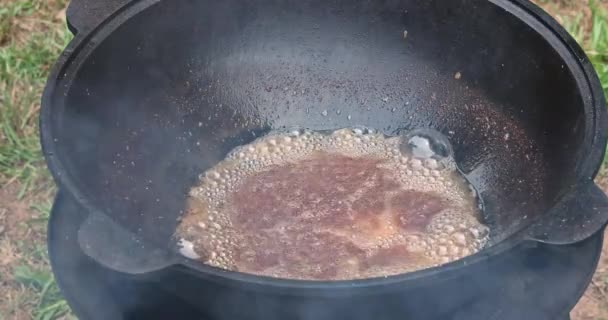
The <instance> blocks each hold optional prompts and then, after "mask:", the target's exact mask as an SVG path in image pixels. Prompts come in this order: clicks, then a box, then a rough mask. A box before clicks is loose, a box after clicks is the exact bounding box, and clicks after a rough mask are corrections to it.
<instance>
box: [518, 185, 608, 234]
mask: <svg viewBox="0 0 608 320" xmlns="http://www.w3.org/2000/svg"><path fill="white" fill-rule="evenodd" d="M607 222H608V197H607V196H606V194H604V192H603V191H602V190H600V188H599V187H598V186H597V185H596V184H595V183H593V182H592V181H591V182H588V183H584V184H582V185H579V186H577V187H576V188H575V189H574V190H573V191H571V192H570V193H569V194H567V195H566V196H564V197H563V198H562V199H561V200H560V201H559V202H558V203H557V205H556V206H555V207H553V209H551V211H550V212H548V214H547V215H545V216H544V217H542V218H540V219H539V220H538V221H537V222H535V224H533V225H532V226H531V227H530V228H529V229H528V238H529V239H531V240H534V241H538V242H542V243H548V244H572V243H576V242H579V241H582V240H585V239H587V238H589V237H590V236H592V235H593V234H595V233H596V232H598V231H600V230H603V228H604V227H605V225H606V223H607Z"/></svg>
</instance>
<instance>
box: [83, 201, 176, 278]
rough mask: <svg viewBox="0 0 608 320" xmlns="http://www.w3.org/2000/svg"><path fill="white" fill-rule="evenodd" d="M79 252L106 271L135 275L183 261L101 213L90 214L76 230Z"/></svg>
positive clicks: (166, 249) (173, 253)
mask: <svg viewBox="0 0 608 320" xmlns="http://www.w3.org/2000/svg"><path fill="white" fill-rule="evenodd" d="M78 243H79V245H80V248H81V249H82V251H83V252H84V253H85V254H86V255H87V256H89V257H90V258H92V259H93V260H95V261H97V262H98V263H100V264H101V265H103V266H105V267H106V268H109V269H112V270H114V271H118V272H121V273H126V274H131V275H137V274H144V273H151V272H155V271H159V270H162V269H165V268H168V267H170V266H173V265H176V264H179V263H180V262H182V260H184V259H183V258H182V257H181V256H178V255H177V254H176V253H175V252H172V251H170V250H168V248H161V247H158V246H155V245H154V244H152V243H150V242H148V241H145V240H143V239H141V238H139V237H138V236H137V235H135V234H134V233H132V232H130V231H128V230H127V229H125V228H123V227H122V226H120V225H119V224H117V223H116V222H114V221H112V219H110V218H109V217H107V216H106V215H104V214H99V213H91V214H89V216H88V217H87V219H86V220H85V221H84V222H83V223H82V225H81V226H80V229H79V230H78Z"/></svg>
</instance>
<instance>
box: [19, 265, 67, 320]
mask: <svg viewBox="0 0 608 320" xmlns="http://www.w3.org/2000/svg"><path fill="white" fill-rule="evenodd" d="M14 277H15V279H16V280H17V281H18V282H20V283H21V284H23V285H25V286H27V287H29V288H30V289H31V290H32V291H33V292H35V295H36V297H35V302H34V303H35V307H34V313H33V315H32V318H33V319H34V320H51V319H57V318H59V317H63V316H68V317H69V314H70V307H69V306H68V304H67V302H66V301H65V300H64V299H63V297H62V296H61V293H60V292H59V289H58V288H57V284H56V283H55V278H54V277H53V274H52V273H51V272H50V271H49V270H48V269H46V268H44V269H32V268H31V267H30V266H27V265H22V266H18V267H17V268H15V274H14Z"/></svg>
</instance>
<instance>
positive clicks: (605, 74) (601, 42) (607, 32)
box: [562, 0, 608, 165]
mask: <svg viewBox="0 0 608 320" xmlns="http://www.w3.org/2000/svg"><path fill="white" fill-rule="evenodd" d="M588 5H589V9H590V10H591V30H590V31H587V30H586V28H585V25H584V21H583V14H582V13H578V14H577V15H575V16H574V17H570V18H568V17H563V18H562V20H563V25H564V27H565V28H566V30H568V32H570V34H571V35H572V36H573V37H574V38H575V39H576V40H577V41H578V43H580V44H581V45H582V46H583V48H584V49H585V51H586V53H587V56H589V60H591V63H592V64H593V66H594V67H595V70H596V72H597V75H598V78H599V79H600V83H601V85H602V88H603V89H604V95H605V96H606V97H608V12H606V10H604V9H603V8H602V7H601V6H600V5H599V4H597V3H596V2H595V0H590V1H589V4H588ZM604 164H605V165H608V151H607V153H606V155H605V156H604Z"/></svg>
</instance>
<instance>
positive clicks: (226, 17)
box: [52, 0, 585, 244]
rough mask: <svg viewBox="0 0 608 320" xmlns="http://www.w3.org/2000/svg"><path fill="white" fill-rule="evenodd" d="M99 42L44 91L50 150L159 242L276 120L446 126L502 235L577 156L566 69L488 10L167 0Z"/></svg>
mask: <svg viewBox="0 0 608 320" xmlns="http://www.w3.org/2000/svg"><path fill="white" fill-rule="evenodd" d="M176 17H179V18H176ZM404 31H407V37H405V38H404ZM94 40H95V41H99V44H98V45H97V47H96V48H95V49H94V50H92V52H91V53H90V55H89V56H88V57H87V58H86V60H84V62H83V63H82V65H81V66H80V67H79V69H78V70H77V72H76V75H75V79H74V81H73V82H72V83H71V85H70V86H69V87H68V88H67V89H66V92H65V97H64V96H63V95H59V96H58V97H56V99H55V106H54V107H55V108H56V110H57V112H56V113H55V115H54V127H53V129H52V130H53V135H54V136H55V137H56V139H57V141H61V143H58V144H57V146H58V148H59V149H60V150H59V151H60V152H58V155H60V156H61V157H63V158H62V159H61V160H62V162H63V163H64V164H65V165H66V168H67V169H68V174H71V175H72V177H73V178H74V179H75V181H76V184H77V186H78V187H80V188H82V190H84V192H85V194H86V195H89V196H90V197H91V198H92V199H93V200H94V204H95V205H96V206H98V207H99V208H101V209H103V210H104V211H105V212H106V213H107V214H109V215H110V216H112V217H114V218H115V219H116V220H117V221H119V222H121V223H123V224H125V225H126V226H127V227H129V228H130V229H131V230H133V231H135V232H138V233H141V234H142V235H143V236H144V237H146V238H148V239H151V240H154V241H156V242H157V243H162V244H164V243H166V242H167V239H169V237H170V236H171V235H172V233H173V232H174V230H175V227H176V225H177V223H178V218H179V216H180V215H181V210H182V209H183V204H184V197H185V195H186V193H187V191H188V189H189V188H190V187H191V185H192V184H193V183H194V182H195V179H196V178H197V176H198V174H200V173H201V172H203V171H204V170H205V169H207V168H209V167H211V166H212V165H213V164H214V163H216V162H217V161H219V160H220V159H222V158H223V157H224V155H225V154H226V153H227V152H228V151H229V150H230V149H232V148H233V147H235V146H237V145H240V144H243V143H246V142H249V141H252V140H253V139H255V138H256V137H258V136H260V135H261V134H263V133H264V132H267V131H268V130H270V129H274V128H281V127H284V126H287V127H290V126H298V127H308V128H312V129H331V128H341V127H349V126H354V125H364V126H368V127H371V128H376V129H379V130H381V131H383V132H384V133H386V134H389V135H393V134H398V133H399V132H402V131H405V130H409V129H414V128H421V127H430V128H434V129H436V130H439V131H441V132H442V133H444V134H445V135H447V136H448V137H449V138H450V140H451V142H452V144H453V147H454V150H455V154H456V158H457V160H458V162H459V164H460V166H461V168H462V170H463V171H464V172H465V173H466V174H467V175H468V177H469V178H470V180H471V181H472V182H473V183H474V184H475V186H476V187H477V188H478V190H479V191H480V192H481V195H482V198H483V199H484V202H485V205H486V211H485V213H486V217H485V218H486V220H487V221H488V222H489V223H490V224H492V226H493V236H494V238H495V239H496V240H500V239H502V238H504V237H505V236H507V235H509V234H511V233H512V232H514V231H516V230H518V229H520V228H521V227H523V226H525V225H526V224H527V222H528V221H530V220H532V218H534V217H535V216H536V215H538V214H540V213H542V212H544V211H545V210H546V209H547V208H549V207H550V205H551V204H552V203H553V201H554V200H555V199H556V197H557V196H559V195H560V193H561V192H562V191H563V190H565V188H567V187H568V186H569V185H571V184H572V183H573V181H574V178H575V171H576V167H577V164H578V160H579V159H580V157H581V150H580V146H581V143H582V141H583V133H584V129H585V123H584V121H583V106H582V99H581V97H580V94H579V92H578V90H577V87H576V82H575V80H574V79H573V77H572V75H571V74H570V72H569V70H568V68H567V67H565V65H564V63H563V61H562V59H561V57H560V56H559V55H558V54H557V53H556V52H555V51H554V50H553V49H552V47H551V46H550V45H549V44H548V43H547V42H546V41H545V40H543V38H542V37H541V36H540V35H538V34H537V33H535V32H534V31H532V29H531V28H530V27H528V26H527V25H525V24H524V23H523V22H521V21H520V20H518V19H516V18H515V17H514V16H512V15H510V14H509V13H507V12H505V11H504V10H503V9H501V8H499V7H497V6H496V5H494V4H492V3H490V2H488V1H485V0H456V1H448V2H446V1H439V0H437V1H428V0H419V1H418V0H385V1H370V2H368V1H354V2H353V1H350V0H334V1H329V2H327V1H320V0H306V1H302V0H298V1H296V0H264V1H257V2H255V3H254V2H243V1H236V0H228V1H222V2H216V1H192V0H173V1H161V2H159V3H158V4H155V5H153V6H151V7H150V8H148V9H146V10H145V11H143V12H141V13H140V14H138V15H136V16H134V17H133V18H131V19H130V20H128V21H127V22H125V23H124V24H121V25H120V26H117V27H116V28H115V30H114V31H113V32H112V33H111V34H110V35H109V36H107V37H105V36H102V35H101V34H100V35H97V36H96V37H95V38H94ZM458 72H459V73H460V74H461V78H460V79H456V77H455V74H456V73H458ZM325 114H327V115H326V116H325ZM524 217H525V218H524Z"/></svg>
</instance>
